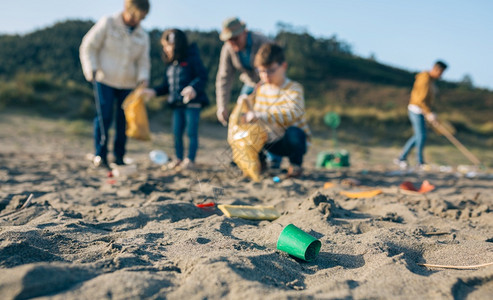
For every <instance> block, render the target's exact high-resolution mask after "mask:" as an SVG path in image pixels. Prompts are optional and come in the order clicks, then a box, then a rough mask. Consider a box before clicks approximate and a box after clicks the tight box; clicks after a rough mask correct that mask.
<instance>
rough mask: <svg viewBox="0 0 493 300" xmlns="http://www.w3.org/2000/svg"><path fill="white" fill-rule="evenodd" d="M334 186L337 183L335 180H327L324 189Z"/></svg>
mask: <svg viewBox="0 0 493 300" xmlns="http://www.w3.org/2000/svg"><path fill="white" fill-rule="evenodd" d="M334 186H335V184H334V183H333V182H329V181H327V182H326V183H324V189H330V188H333V187H334Z"/></svg>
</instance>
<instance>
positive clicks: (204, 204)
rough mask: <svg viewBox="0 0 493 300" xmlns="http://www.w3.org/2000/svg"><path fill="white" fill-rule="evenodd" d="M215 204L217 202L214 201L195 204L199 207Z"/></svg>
mask: <svg viewBox="0 0 493 300" xmlns="http://www.w3.org/2000/svg"><path fill="white" fill-rule="evenodd" d="M215 205H216V204H215V203H214V202H208V203H200V204H195V206H197V207H198V208H204V207H214V206H215Z"/></svg>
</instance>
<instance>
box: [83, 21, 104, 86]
mask: <svg viewBox="0 0 493 300" xmlns="http://www.w3.org/2000/svg"><path fill="white" fill-rule="evenodd" d="M108 22H109V17H104V18H102V19H101V20H99V21H98V22H97V23H96V24H94V26H93V27H92V28H91V29H90V30H89V31H88V32H87V33H86V35H85V36H84V37H83V38H82V43H81V44H80V47H79V57H80V62H81V65H82V71H83V73H84V77H85V78H86V80H87V81H93V80H95V78H94V76H95V73H96V71H97V70H98V69H99V60H98V52H99V51H100V50H101V47H102V46H103V43H104V39H105V38H106V31H107V27H108Z"/></svg>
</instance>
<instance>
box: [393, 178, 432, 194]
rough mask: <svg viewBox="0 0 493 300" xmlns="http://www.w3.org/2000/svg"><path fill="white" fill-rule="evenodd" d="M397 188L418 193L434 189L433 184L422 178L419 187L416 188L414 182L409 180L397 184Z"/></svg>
mask: <svg viewBox="0 0 493 300" xmlns="http://www.w3.org/2000/svg"><path fill="white" fill-rule="evenodd" d="M399 188H400V189H401V190H404V191H408V192H416V193H419V194H425V193H428V192H431V191H433V190H434V189H435V186H434V185H433V184H431V183H430V182H429V181H428V180H424V181H423V183H422V184H421V187H420V188H419V189H417V188H416V187H415V186H414V184H413V183H412V182H410V181H404V182H402V183H401V184H400V185H399Z"/></svg>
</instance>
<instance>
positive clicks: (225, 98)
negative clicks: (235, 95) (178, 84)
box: [216, 17, 271, 126]
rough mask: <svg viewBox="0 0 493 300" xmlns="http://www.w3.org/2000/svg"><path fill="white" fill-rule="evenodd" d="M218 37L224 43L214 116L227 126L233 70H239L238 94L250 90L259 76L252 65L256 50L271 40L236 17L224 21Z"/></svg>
mask: <svg viewBox="0 0 493 300" xmlns="http://www.w3.org/2000/svg"><path fill="white" fill-rule="evenodd" d="M219 38H220V39H221V41H223V42H224V45H223V47H222V49H221V56H220V59H219V68H218V71H217V76H216V104H217V119H218V120H219V122H221V123H222V124H223V125H224V126H226V125H227V123H228V118H229V111H228V109H227V104H228V103H229V101H230V99H231V88H232V85H233V81H234V75H235V72H236V71H240V72H241V75H240V80H241V81H242V82H243V87H242V89H241V92H240V97H242V96H245V95H249V94H251V93H252V92H253V90H254V88H255V85H256V84H257V83H258V82H259V80H260V79H259V76H258V74H257V72H256V71H255V67H254V66H253V60H254V57H255V54H256V53H257V51H258V49H259V48H260V46H261V45H262V44H264V43H267V42H271V40H270V39H269V38H267V37H265V36H263V35H261V34H259V33H255V32H250V31H248V30H247V29H246V25H245V23H243V22H242V21H240V20H239V19H238V18H235V17H234V18H228V19H226V20H225V21H224V22H223V27H222V32H221V34H220V36H219Z"/></svg>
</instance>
